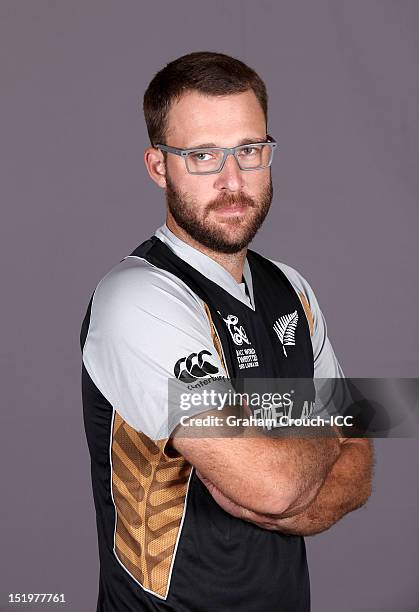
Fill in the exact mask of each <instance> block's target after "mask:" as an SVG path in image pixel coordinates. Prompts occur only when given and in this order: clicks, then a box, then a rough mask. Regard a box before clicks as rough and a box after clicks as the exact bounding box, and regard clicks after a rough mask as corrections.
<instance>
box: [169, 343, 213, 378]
mask: <svg viewBox="0 0 419 612" xmlns="http://www.w3.org/2000/svg"><path fill="white" fill-rule="evenodd" d="M211 357H212V355H211V353H210V352H209V351H205V350H204V351H201V352H200V353H191V354H190V355H189V357H182V358H181V359H179V360H178V361H176V363H175V367H174V374H175V376H176V378H178V379H179V380H181V381H182V382H193V381H195V380H197V379H199V378H206V377H207V376H212V375H213V374H217V372H218V368H217V366H216V365H214V364H213V363H212V362H211V361H210V359H209V358H211Z"/></svg>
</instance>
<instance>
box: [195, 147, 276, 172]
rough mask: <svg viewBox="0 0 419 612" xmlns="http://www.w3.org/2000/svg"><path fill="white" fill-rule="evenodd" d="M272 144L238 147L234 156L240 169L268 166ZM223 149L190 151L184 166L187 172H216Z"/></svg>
mask: <svg viewBox="0 0 419 612" xmlns="http://www.w3.org/2000/svg"><path fill="white" fill-rule="evenodd" d="M272 149H273V147H272V145H270V144H261V145H257V144H252V145H243V146H242V147H238V148H237V149H236V152H235V158H236V159H237V161H238V164H239V166H240V168H241V169H242V170H257V169H259V168H264V167H266V166H269V164H270V162H271V158H272ZM223 159H224V151H219V150H217V149H201V150H199V151H191V152H190V153H188V155H187V156H186V166H187V169H188V171H189V172H193V173H196V174H199V173H201V172H203V173H204V172H217V171H218V170H219V169H220V168H221V166H222V163H223Z"/></svg>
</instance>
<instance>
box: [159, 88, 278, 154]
mask: <svg viewBox="0 0 419 612" xmlns="http://www.w3.org/2000/svg"><path fill="white" fill-rule="evenodd" d="M265 135H266V124H265V116H264V113H263V110H262V107H261V105H260V103H259V101H258V99H257V97H256V95H255V94H254V92H253V91H252V90H249V91H245V92H242V93H236V94H229V95H223V96H207V95H204V94H201V93H199V92H197V91H189V92H186V93H185V94H183V95H182V96H181V97H180V98H179V99H178V100H177V101H176V102H174V104H173V105H172V106H171V108H170V111H169V113H168V118H167V132H166V143H167V144H169V145H170V146H176V147H180V148H190V147H195V146H200V144H203V143H214V144H215V145H217V146H224V147H231V146H235V144H237V142H239V141H240V140H242V139H243V138H248V137H249V138H252V137H254V138H264V137H265Z"/></svg>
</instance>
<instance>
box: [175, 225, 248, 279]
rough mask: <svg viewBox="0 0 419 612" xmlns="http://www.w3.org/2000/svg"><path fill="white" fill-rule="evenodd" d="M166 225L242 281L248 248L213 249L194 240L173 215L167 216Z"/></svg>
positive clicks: (184, 240)
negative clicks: (231, 250)
mask: <svg viewBox="0 0 419 612" xmlns="http://www.w3.org/2000/svg"><path fill="white" fill-rule="evenodd" d="M166 225H167V227H168V228H169V230H170V231H171V232H173V234H174V235H175V236H177V237H178V238H180V240H183V242H186V244H189V246H191V247H193V248H194V249H197V250H198V251H201V253H204V255H207V256H208V257H211V259H213V260H214V261H216V262H217V263H218V264H220V266H222V267H223V268H224V269H225V270H227V272H229V273H230V274H231V276H232V277H233V278H234V280H235V281H236V282H238V283H241V282H242V277H243V267H244V262H245V259H246V252H247V248H244V249H242V250H241V251H238V252H237V253H220V252H218V251H213V250H212V249H209V248H208V247H206V246H204V245H203V244H201V243H200V242H198V241H197V240H194V239H193V238H192V237H191V236H190V235H189V234H188V233H187V232H185V230H184V229H182V228H181V227H179V226H178V224H177V223H176V222H175V221H174V219H173V218H171V216H168V217H167V219H166Z"/></svg>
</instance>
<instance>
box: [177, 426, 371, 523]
mask: <svg viewBox="0 0 419 612" xmlns="http://www.w3.org/2000/svg"><path fill="white" fill-rule="evenodd" d="M172 444H173V447H174V448H175V449H176V450H177V451H178V452H179V453H181V454H182V455H183V456H184V457H185V458H186V460H187V461H189V462H190V463H191V464H192V465H194V467H195V468H196V470H197V473H198V475H199V477H200V478H201V480H202V481H203V483H204V484H205V485H206V486H207V488H208V490H209V492H210V493H211V495H212V496H213V498H214V500H215V501H216V502H217V503H218V504H219V505H220V506H221V507H222V508H223V509H224V510H226V511H227V512H229V513H230V514H232V515H233V516H236V517H238V518H241V519H243V520H246V521H250V522H252V523H255V524H256V525H258V526H259V527H262V528H264V529H270V530H276V531H281V532H282V533H287V534H293V535H314V534H316V533H320V532H321V531H324V530H326V529H328V528H329V527H331V526H332V525H333V524H334V523H336V522H337V521H338V520H339V519H340V518H342V516H344V515H345V514H347V513H348V512H351V511H352V510H355V509H356V508H359V507H360V506H362V505H363V504H364V503H365V502H366V501H367V499H368V497H369V496H370V494H371V480H372V468H373V448H372V445H371V443H370V441H369V440H366V439H359V438H354V439H348V438H339V437H338V436H336V437H325V438H318V437H312V438H285V439H284V438H282V439H277V438H276V439H271V438H266V437H260V438H257V437H256V438H253V437H251V438H249V437H246V436H244V437H241V438H237V439H236V438H230V439H217V438H206V439H202V438H201V439H199V438H189V437H188V438H186V437H183V436H182V435H181V434H180V435H179V434H178V435H176V433H175V436H174V438H173V440H172Z"/></svg>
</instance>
